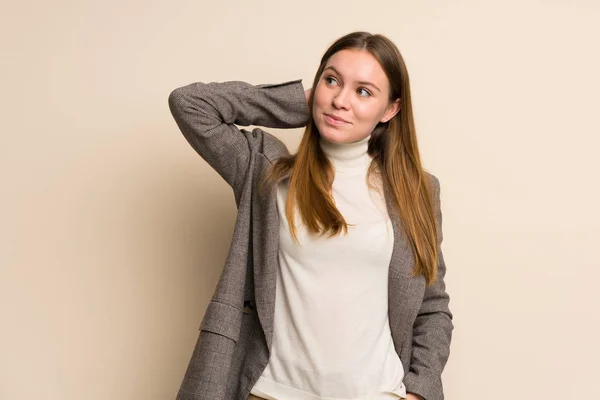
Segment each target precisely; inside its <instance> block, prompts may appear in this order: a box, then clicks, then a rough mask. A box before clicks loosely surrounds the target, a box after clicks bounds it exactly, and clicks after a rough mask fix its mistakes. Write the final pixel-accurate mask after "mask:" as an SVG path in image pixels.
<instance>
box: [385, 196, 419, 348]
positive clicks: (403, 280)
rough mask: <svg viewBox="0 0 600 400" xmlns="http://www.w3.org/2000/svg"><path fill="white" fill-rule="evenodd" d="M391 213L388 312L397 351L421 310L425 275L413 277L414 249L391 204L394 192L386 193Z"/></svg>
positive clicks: (389, 212)
mask: <svg viewBox="0 0 600 400" xmlns="http://www.w3.org/2000/svg"><path fill="white" fill-rule="evenodd" d="M385 197H386V203H387V207H388V214H389V216H390V220H391V221H392V226H393V228H394V248H393V250H392V258H391V260H390V268H389V278H388V307H389V308H388V314H389V320H390V329H391V331H392V338H393V339H394V345H395V347H396V351H397V352H400V349H401V348H402V345H403V344H404V340H405V339H406V337H407V333H408V332H409V330H410V329H412V321H413V320H414V318H416V314H417V312H418V311H419V307H420V304H421V299H422V298H423V294H424V292H425V279H424V278H423V276H419V277H413V268H414V266H415V261H414V255H413V250H412V247H411V245H410V242H409V240H408V236H407V235H406V232H405V231H404V228H403V226H402V223H401V221H400V217H399V215H398V213H397V212H396V210H395V208H394V207H393V206H392V202H391V200H390V198H391V195H387V194H386V196H385Z"/></svg>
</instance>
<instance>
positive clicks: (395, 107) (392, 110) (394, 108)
mask: <svg viewBox="0 0 600 400" xmlns="http://www.w3.org/2000/svg"><path fill="white" fill-rule="evenodd" d="M398 111H400V98H397V99H396V100H394V102H393V103H392V104H390V105H389V106H388V108H387V110H386V111H385V114H383V117H381V120H380V122H388V121H389V120H390V119H392V118H394V116H395V115H396V114H398Z"/></svg>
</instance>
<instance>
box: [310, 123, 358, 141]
mask: <svg viewBox="0 0 600 400" xmlns="http://www.w3.org/2000/svg"><path fill="white" fill-rule="evenodd" d="M317 129H318V130H319V135H320V136H321V137H323V138H324V139H325V140H327V141H328V142H332V143H347V142H351V140H350V138H348V136H347V135H345V134H344V132H343V131H340V130H339V129H335V128H331V127H330V126H321V125H320V124H317Z"/></svg>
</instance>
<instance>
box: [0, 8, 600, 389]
mask: <svg viewBox="0 0 600 400" xmlns="http://www.w3.org/2000/svg"><path fill="white" fill-rule="evenodd" d="M12 3H13V4H11V5H10V6H7V5H6V4H3V7H2V12H1V13H0V14H1V15H2V21H1V24H0V29H1V31H0V33H1V36H0V37H1V39H0V40H1V41H2V43H1V44H2V56H1V57H2V63H1V68H2V71H1V73H0V79H1V83H2V86H1V87H2V96H0V102H1V104H0V107H1V110H2V118H1V121H2V122H1V123H2V129H1V142H0V144H1V145H0V163H1V165H0V174H1V176H0V178H1V182H2V184H1V186H0V187H1V190H2V192H1V197H0V199H1V207H0V267H1V275H0V318H1V319H0V321H1V324H2V325H1V327H0V328H1V329H0V399H3V400H4V399H7V400H25V399H46V400H75V399H89V400H97V399H98V400H100V399H119V400H120V399H123V400H138V399H139V400H142V399H143V400H149V399H150V400H159V399H160V400H162V399H173V398H174V397H175V393H176V391H177V389H178V387H179V383H180V381H181V378H182V377H183V374H184V371H185V368H186V365H187V362H188V360H189V357H190V356H191V353H192V349H193V345H194V343H195V340H196V336H197V333H198V332H197V328H198V325H199V323H200V319H201V317H202V314H203V312H204V307H205V305H206V304H207V301H208V300H209V298H210V296H211V294H212V290H213V288H214V285H215V283H216V280H217V279H218V276H219V273H220V270H221V267H222V263H223V261H224V259H225V255H226V252H227V248H228V244H229V240H230V238H231V234H232V230H233V222H234V218H235V203H234V200H233V196H232V193H231V190H230V189H229V187H227V186H226V184H225V183H224V181H222V180H221V178H220V177H219V176H218V175H217V174H216V173H215V172H213V171H212V170H211V169H210V168H209V167H208V166H207V164H206V163H205V162H204V161H203V160H202V159H201V158H200V157H199V156H197V155H196V153H195V152H194V151H193V150H192V149H191V147H190V146H189V145H188V144H187V142H186V141H185V139H184V138H183V136H182V135H181V133H180V132H179V131H178V129H177V127H176V125H175V123H174V121H173V119H172V118H171V115H170V113H169V110H168V106H167V97H168V95H169V93H170V91H171V90H173V89H174V88H176V87H179V86H183V85H185V84H187V83H191V82H193V81H222V80H245V81H248V82H251V83H255V84H258V83H268V82H279V81H285V80H291V79H296V78H303V79H304V83H305V85H310V82H311V81H312V78H313V74H314V72H315V71H316V68H317V65H318V61H319V58H320V56H321V54H322V53H323V51H324V50H325V49H326V48H327V46H328V45H329V44H330V43H331V42H332V41H333V40H334V39H335V38H337V37H339V36H341V35H342V34H345V33H347V32H349V31H352V30H368V31H371V32H380V33H384V34H386V35H388V36H389V37H390V38H391V39H393V40H394V41H395V42H396V43H397V45H398V46H399V48H400V49H401V51H402V53H403V54H404V56H405V59H406V62H407V64H408V67H409V71H410V73H411V77H412V89H413V93H414V104H415V112H416V116H417V124H418V125H417V127H418V131H419V135H420V146H421V152H422V156H423V159H424V162H425V165H426V167H427V168H428V169H429V170H430V171H432V172H433V173H434V174H436V175H437V176H438V177H439V179H440V181H441V183H442V201H443V213H444V236H445V241H444V245H443V246H444V247H443V248H444V254H445V257H446V262H447V265H448V275H447V285H448V290H449V292H450V294H451V307H452V310H453V312H454V314H455V325H456V329H455V334H454V340H453V343H452V351H451V357H450V361H449V362H448V365H447V368H446V370H445V372H444V381H445V386H446V395H447V398H448V399H449V400H478V399H490V400H500V399H507V398H511V399H558V398H561V399H574V398H586V399H593V398H596V399H597V398H600V386H599V385H598V382H597V381H598V378H597V375H598V372H599V367H598V359H599V357H600V346H599V344H598V338H599V337H600V328H599V326H600V313H599V312H598V306H599V305H600V304H599V303H600V302H599V299H598V281H599V278H600V268H599V267H600V261H599V257H598V246H599V245H600V243H598V241H599V239H600V235H599V230H600V215H599V212H598V208H597V206H598V204H599V203H600V189H599V188H598V183H599V182H598V172H600V163H599V161H598V159H599V156H598V152H599V150H600V139H599V138H598V135H599V133H600V123H599V122H598V119H597V118H598V107H599V106H600V101H599V100H598V93H599V92H600V79H599V78H598V72H599V71H600V54H599V53H598V38H599V37H600V24H599V21H600V5H599V3H598V2H594V1H592V0H589V1H583V0H579V1H574V0H569V1H567V0H554V1H531V0H519V1H515V0H512V1H502V2H500V1H494V2H492V1H487V2H486V1H418V2H417V1H410V2H409V1H389V2H384V1H369V2H364V1H348V0H346V1H314V2H282V1H277V0H271V1H260V0H257V1H254V2H249V1H225V0H222V1H210V2H208V1H177V0H175V1H170V2H166V1H155V0H144V1H140V0H119V1H117V0H106V1H102V2H100V1H80V2H71V1H54V2H41V1H37V2H26V3H21V5H15V4H16V2H12ZM36 3H37V4H36ZM276 133H277V134H278V135H279V136H280V137H281V138H282V139H283V140H284V141H286V143H288V145H289V146H290V148H292V149H295V147H296V146H297V143H298V141H299V137H300V133H301V132H300V131H299V130H294V131H277V132H276Z"/></svg>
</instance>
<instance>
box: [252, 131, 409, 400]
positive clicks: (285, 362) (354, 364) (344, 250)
mask: <svg viewBox="0 0 600 400" xmlns="http://www.w3.org/2000/svg"><path fill="white" fill-rule="evenodd" d="M369 138H370V137H366V138H364V139H362V140H359V141H357V142H353V143H348V144H337V143H332V142H329V141H326V140H325V139H323V138H321V139H320V145H321V148H322V149H323V151H324V152H325V154H326V155H327V157H328V158H329V159H330V160H331V161H332V163H333V165H334V169H335V179H334V181H333V187H332V195H333V198H334V200H335V204H336V206H337V208H338V210H339V211H340V212H341V213H342V215H343V216H344V218H345V219H346V222H347V223H348V224H354V226H348V234H344V233H343V232H342V233H341V234H339V235H336V236H334V237H331V238H329V237H328V236H327V235H325V236H321V237H319V236H316V235H314V234H309V233H308V232H307V231H306V229H305V227H304V226H303V223H302V221H301V218H300V216H299V215H298V214H296V220H295V224H296V228H297V233H298V239H299V241H300V245H298V244H297V243H296V242H294V240H293V238H292V236H291V234H290V231H289V224H288V221H287V218H286V216H285V205H286V201H287V193H288V188H287V181H286V182H284V183H282V184H280V185H279V186H278V189H277V208H278V211H279V216H280V218H279V219H280V226H279V243H280V244H279V271H278V276H277V288H276V298H275V316H274V332H273V343H272V350H271V356H270V358H269V363H268V365H267V367H266V368H265V370H264V371H263V373H262V375H261V377H260V378H259V380H258V381H257V382H256V384H255V386H254V387H253V389H252V391H251V393H252V394H253V395H255V396H259V397H262V398H265V399H268V400H371V399H377V400H380V399H396V400H397V399H398V398H404V397H406V389H405V387H404V384H403V382H402V379H403V378H404V370H403V367H402V363H401V361H400V358H399V356H398V354H397V353H396V351H395V349H394V343H393V341H392V336H391V330H390V326H389V320H388V271H389V264H390V260H391V256H392V248H393V241H394V235H393V228H392V224H391V221H390V219H389V217H388V214H387V211H386V207H385V200H384V198H383V197H382V196H381V195H380V194H379V193H378V192H377V191H374V190H372V189H369V187H368V185H367V181H366V177H367V168H368V167H369V164H370V163H371V160H372V158H371V157H370V156H369V155H368V154H367V146H368V141H369Z"/></svg>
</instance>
